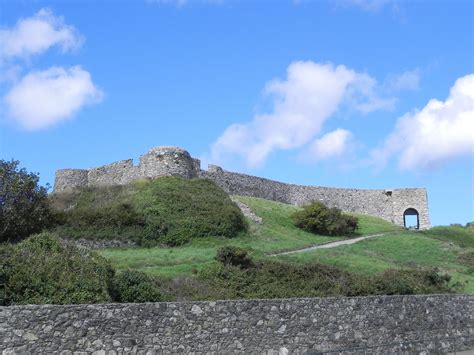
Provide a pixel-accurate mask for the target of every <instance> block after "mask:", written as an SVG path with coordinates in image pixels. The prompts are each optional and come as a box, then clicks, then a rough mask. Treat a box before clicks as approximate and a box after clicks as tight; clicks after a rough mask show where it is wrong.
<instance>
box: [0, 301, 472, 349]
mask: <svg viewBox="0 0 474 355" xmlns="http://www.w3.org/2000/svg"><path fill="white" fill-rule="evenodd" d="M0 348H1V349H2V354H4V355H6V354H12V353H18V354H23V353H32V354H37V353H48V354H52V353H55V352H57V353H59V352H60V351H62V352H61V354H71V353H72V352H77V354H79V351H86V352H89V353H92V352H94V351H96V353H95V354H105V353H106V352H108V354H116V353H118V354H123V353H130V352H132V353H142V354H145V353H147V354H169V353H177V352H183V353H196V354H204V353H213V354H222V353H226V354H227V353H238V354H239V353H240V354H262V353H267V354H278V353H280V354H288V353H289V354H303V353H313V354H317V353H343V354H344V353H350V354H393V353H397V354H419V353H421V352H422V351H423V354H440V353H446V352H449V351H460V350H471V349H474V296H469V295H419V296H380V297H357V298H322V299H321V298H313V299H282V300H247V301H244V300H242V301H217V302H183V303H148V304H103V305H72V306H41V305H38V306H13V307H0ZM82 354H83V353H82Z"/></svg>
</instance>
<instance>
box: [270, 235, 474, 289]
mask: <svg viewBox="0 0 474 355" xmlns="http://www.w3.org/2000/svg"><path fill="white" fill-rule="evenodd" d="M438 236H439V235H438V232H436V233H433V234H430V232H429V231H427V232H423V233H420V232H408V231H407V232H397V233H393V234H390V235H387V236H384V237H378V238H374V239H368V240H364V241H361V242H359V243H356V244H352V245H345V246H339V247H337V248H333V249H319V250H312V251H308V252H305V253H297V254H290V255H283V256H279V257H277V258H278V259H279V260H285V261H288V262H296V263H307V262H314V261H318V262H321V263H326V264H332V265H335V266H338V267H340V268H342V269H345V270H349V271H353V272H357V273H365V274H375V273H378V272H381V271H384V270H386V269H388V268H392V269H405V268H414V267H425V268H434V267H436V268H439V269H440V270H442V271H444V272H447V273H448V274H450V275H452V277H453V282H455V281H459V282H461V283H463V284H464V285H463V288H462V291H463V292H466V293H474V275H471V274H470V273H469V271H468V268H469V266H468V265H466V264H465V263H463V262H462V261H461V260H460V256H461V255H463V253H465V249H464V248H462V247H460V246H459V245H456V244H455V243H453V242H451V241H450V239H448V238H446V239H447V241H442V240H438ZM454 238H457V237H454ZM466 281H468V283H467V284H466V283H465V282H466Z"/></svg>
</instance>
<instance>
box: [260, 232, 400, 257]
mask: <svg viewBox="0 0 474 355" xmlns="http://www.w3.org/2000/svg"><path fill="white" fill-rule="evenodd" d="M391 233H393V232H385V233H378V234H372V235H366V236H364V237H358V238H351V239H345V240H338V241H336V242H329V243H325V244H320V245H314V246H312V247H308V248H303V249H297V250H291V251H284V252H281V253H275V254H268V255H267V256H279V255H288V254H295V253H304V252H307V251H310V250H316V249H328V248H335V247H338V246H340V245H349V244H355V243H357V242H360V241H361V240H365V239H369V238H375V237H382V236H384V235H387V234H391Z"/></svg>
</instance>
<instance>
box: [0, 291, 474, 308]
mask: <svg viewBox="0 0 474 355" xmlns="http://www.w3.org/2000/svg"><path fill="white" fill-rule="evenodd" d="M407 298H427V299H429V298H461V299H462V298H465V299H471V300H473V301H474V294H467V293H435V294H418V295H371V296H356V297H297V298H252V299H230V300H215V301H180V302H169V301H168V302H144V303H80V304H25V305H12V306H0V310H2V309H17V308H22V309H29V308H38V307H45V308H46V307H47V308H61V307H70V308H80V307H88V306H90V307H95V306H98V307H122V306H123V307H129V306H135V307H140V306H145V305H160V306H163V305H165V306H167V305H183V306H185V305H195V304H210V303H215V304H231V303H234V304H235V303H253V302H255V303H260V302H268V303H283V302H299V301H302V302H308V301H317V302H328V301H341V300H344V301H357V300H367V301H370V300H379V301H385V300H388V301H390V300H397V299H407ZM380 303H382V302H380Z"/></svg>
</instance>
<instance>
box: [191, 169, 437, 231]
mask: <svg viewBox="0 0 474 355" xmlns="http://www.w3.org/2000/svg"><path fill="white" fill-rule="evenodd" d="M199 176H200V177H203V178H207V179H210V180H212V181H214V182H215V183H216V184H217V185H219V186H220V187H221V188H222V189H223V190H224V191H226V192H227V193H229V194H231V195H242V196H253V197H260V198H265V199H268V200H274V201H278V202H283V203H289V204H293V205H303V204H306V203H309V202H312V201H321V202H323V203H324V204H325V205H327V206H329V207H338V208H340V209H342V210H343V211H345V212H357V213H363V214H368V215H372V216H377V217H380V218H383V219H385V220H387V221H390V222H393V223H396V224H398V225H401V226H403V225H404V221H403V213H404V212H405V210H406V209H408V208H414V209H416V210H417V211H418V213H419V222H420V229H427V228H430V219H429V212H428V200H427V198H428V197H427V193H426V189H423V188H412V189H390V190H367V189H365V190H364V189H340V188H331V187H320V186H302V185H293V184H286V183H282V182H278V181H273V180H269V179H264V178H260V177H256V176H251V175H245V174H239V173H234V172H228V171H224V170H222V169H221V168H219V167H217V166H215V165H212V166H210V168H209V169H208V171H204V170H202V171H201V172H200V174H199Z"/></svg>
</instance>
